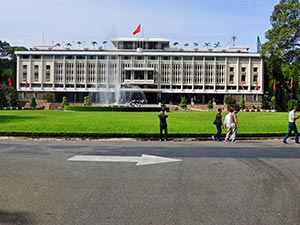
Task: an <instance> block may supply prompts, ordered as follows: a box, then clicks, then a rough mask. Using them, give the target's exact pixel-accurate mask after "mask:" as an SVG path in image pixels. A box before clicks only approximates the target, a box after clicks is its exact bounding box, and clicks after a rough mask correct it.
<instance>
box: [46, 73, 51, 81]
mask: <svg viewBox="0 0 300 225" xmlns="http://www.w3.org/2000/svg"><path fill="white" fill-rule="evenodd" d="M46 81H50V72H46Z"/></svg>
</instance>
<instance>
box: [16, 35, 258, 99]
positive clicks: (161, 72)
mask: <svg viewBox="0 0 300 225" xmlns="http://www.w3.org/2000/svg"><path fill="white" fill-rule="evenodd" d="M112 43H113V45H114V48H111V49H103V48H98V49H86V48H85V49H78V48H61V47H54V46H50V47H45V46H42V47H35V48H33V49H32V50H30V51H18V52H16V55H17V90H18V92H19V93H20V97H21V98H22V99H24V100H26V99H27V100H28V99H30V98H31V97H36V98H40V97H41V95H42V94H43V93H46V92H48V93H54V94H55V98H56V101H58V102H59V101H61V100H62V97H63V96H67V97H68V99H69V101H70V102H83V97H84V96H86V95H90V96H94V95H93V93H97V94H99V95H100V96H101V95H106V94H110V95H111V96H114V97H113V98H114V99H116V98H117V97H118V96H119V95H120V93H123V92H133V91H142V92H143V93H144V94H145V95H146V98H147V100H148V103H150V104H157V103H159V102H162V103H166V104H170V103H171V104H178V103H179V102H180V99H181V97H182V96H185V97H187V99H191V98H193V101H194V102H195V103H200V104H206V103H207V102H208V101H209V100H210V99H213V98H214V99H215V100H216V102H217V103H220V104H222V103H223V99H224V96H225V95H234V96H236V97H237V99H239V98H241V97H243V98H244V99H245V100H246V102H248V103H252V102H253V103H259V102H260V101H261V97H262V94H263V60H262V59H261V58H260V55H259V54H258V53H250V52H249V50H248V48H245V47H234V46H231V47H228V48H203V49H202V48H193V49H183V48H171V47H170V41H169V40H168V39H162V38H161V39H160V38H149V39H148V38H119V39H113V40H112ZM91 94H92V95H91ZM91 100H92V102H97V101H98V100H97V98H96V97H92V98H91ZM111 101H113V100H111ZM111 103H114V102H111Z"/></svg>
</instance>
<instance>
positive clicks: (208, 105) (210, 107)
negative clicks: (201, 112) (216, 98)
mask: <svg viewBox="0 0 300 225" xmlns="http://www.w3.org/2000/svg"><path fill="white" fill-rule="evenodd" d="M213 107H214V106H213V102H212V100H209V101H208V103H207V108H208V109H212V108H213Z"/></svg>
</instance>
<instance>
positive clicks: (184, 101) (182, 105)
mask: <svg viewBox="0 0 300 225" xmlns="http://www.w3.org/2000/svg"><path fill="white" fill-rule="evenodd" d="M179 106H180V107H181V108H184V109H185V108H186V107H187V99H186V97H184V96H183V97H182V98H181V102H180V104H179Z"/></svg>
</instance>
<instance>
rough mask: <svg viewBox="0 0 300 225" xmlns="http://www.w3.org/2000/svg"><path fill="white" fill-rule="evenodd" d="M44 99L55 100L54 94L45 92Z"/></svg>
mask: <svg viewBox="0 0 300 225" xmlns="http://www.w3.org/2000/svg"><path fill="white" fill-rule="evenodd" d="M42 99H43V100H46V101H47V102H55V98H54V94H53V93H49V92H46V93H45V94H43V96H42Z"/></svg>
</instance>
